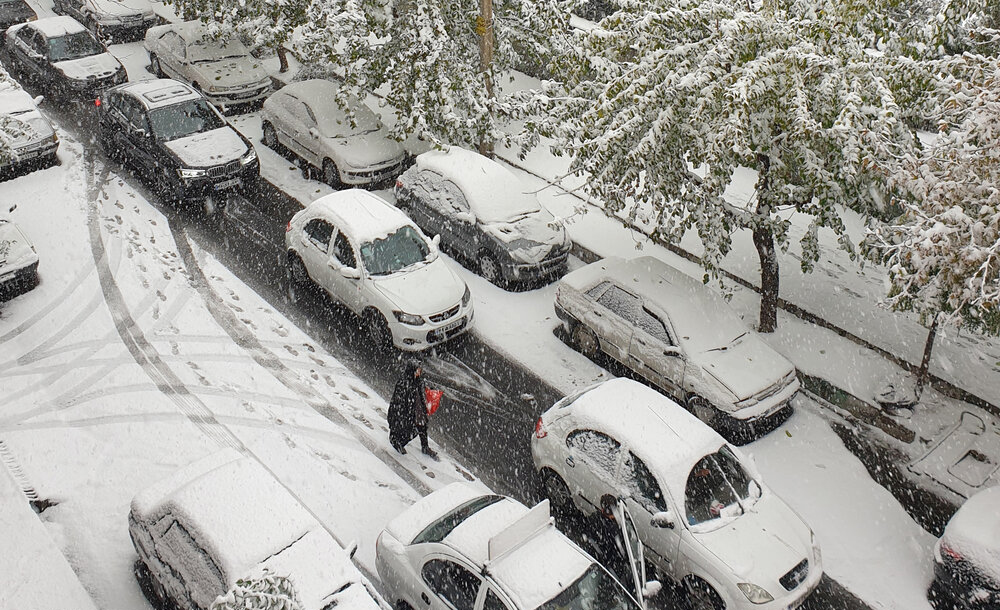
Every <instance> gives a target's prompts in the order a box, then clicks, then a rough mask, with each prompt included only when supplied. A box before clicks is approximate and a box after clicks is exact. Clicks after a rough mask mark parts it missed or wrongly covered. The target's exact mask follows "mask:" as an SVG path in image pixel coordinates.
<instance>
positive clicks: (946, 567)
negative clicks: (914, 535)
mask: <svg viewBox="0 0 1000 610" xmlns="http://www.w3.org/2000/svg"><path fill="white" fill-rule="evenodd" d="M928 596H929V598H930V599H931V601H932V602H934V605H935V607H937V608H940V609H941V610H966V609H969V610H972V609H976V610H987V609H992V610H995V609H996V608H1000V486H998V487H990V488H987V489H984V490H982V491H980V492H978V493H976V494H974V495H973V496H972V497H971V498H969V499H968V500H966V501H965V504H963V505H962V506H961V507H960V508H959V509H958V512H956V513H955V514H954V516H952V518H951V520H950V521H949V522H948V525H947V526H946V527H945V529H944V533H943V534H942V535H941V538H940V540H938V541H937V544H935V546H934V582H933V583H932V584H931V588H930V591H929V592H928Z"/></svg>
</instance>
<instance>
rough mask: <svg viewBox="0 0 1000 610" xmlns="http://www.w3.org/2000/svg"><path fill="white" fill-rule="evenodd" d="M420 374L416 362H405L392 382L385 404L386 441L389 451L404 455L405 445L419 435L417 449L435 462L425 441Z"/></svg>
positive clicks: (434, 453)
mask: <svg viewBox="0 0 1000 610" xmlns="http://www.w3.org/2000/svg"><path fill="white" fill-rule="evenodd" d="M423 373H424V369H423V367H422V366H421V363H420V361H419V360H416V359H413V360H408V361H407V362H406V365H405V366H404V367H403V373H402V375H400V376H399V379H398V380H397V381H396V387H395V388H394V389H393V391H392V399H391V400H390V401H389V442H390V443H391V444H392V447H393V449H395V450H396V451H398V452H400V453H402V454H403V455H406V444H407V443H409V442H410V441H412V440H413V439H414V438H415V437H417V436H419V437H420V450H421V451H423V452H424V454H425V455H429V456H430V457H432V458H435V459H436V458H437V452H436V451H434V450H433V449H431V447H430V445H429V444H428V442H427V402H426V401H427V398H426V391H425V388H424V379H423Z"/></svg>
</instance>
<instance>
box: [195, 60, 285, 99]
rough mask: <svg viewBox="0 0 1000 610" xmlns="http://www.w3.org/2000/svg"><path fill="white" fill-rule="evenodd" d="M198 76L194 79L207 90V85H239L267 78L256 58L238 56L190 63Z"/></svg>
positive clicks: (254, 82) (255, 82)
mask: <svg viewBox="0 0 1000 610" xmlns="http://www.w3.org/2000/svg"><path fill="white" fill-rule="evenodd" d="M191 67H192V68H194V71H195V72H197V74H198V76H199V78H197V79H195V80H197V81H198V83H200V84H201V85H202V86H203V87H204V88H205V90H206V91H207V90H208V88H209V87H241V86H248V85H255V84H257V83H259V82H260V81H262V80H264V79H265V78H267V72H265V71H264V68H263V66H261V65H260V63H258V62H257V61H256V60H254V59H251V58H247V57H240V58H236V59H221V60H219V61H213V62H206V63H198V64H191Z"/></svg>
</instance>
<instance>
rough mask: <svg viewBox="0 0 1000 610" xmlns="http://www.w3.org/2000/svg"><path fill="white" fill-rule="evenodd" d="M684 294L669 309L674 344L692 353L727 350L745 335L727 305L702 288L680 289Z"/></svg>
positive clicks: (711, 292) (745, 330)
mask: <svg viewBox="0 0 1000 610" xmlns="http://www.w3.org/2000/svg"><path fill="white" fill-rule="evenodd" d="M681 289H682V290H684V291H685V292H686V293H687V294H685V295H683V296H682V297H681V299H679V300H678V301H677V302H675V303H673V304H672V305H671V307H670V318H671V320H672V321H673V325H674V329H675V330H676V331H677V334H678V340H679V341H680V342H681V343H682V344H684V347H685V348H686V349H688V350H689V351H690V352H692V353H700V352H705V351H708V350H711V349H719V348H722V347H728V346H729V345H731V344H732V343H733V342H734V341H736V340H737V339H739V338H740V337H742V336H744V335H746V334H747V327H746V326H744V325H743V322H741V321H740V319H739V318H737V317H736V314H734V313H733V311H732V310H731V309H730V308H729V305H728V304H727V303H726V302H725V301H724V300H723V299H722V297H719V296H716V294H715V293H714V292H713V291H711V290H707V289H705V288H704V287H703V286H700V285H698V286H692V287H691V288H690V290H685V289H684V288H683V287H682V288H681Z"/></svg>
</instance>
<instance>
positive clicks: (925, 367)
mask: <svg viewBox="0 0 1000 610" xmlns="http://www.w3.org/2000/svg"><path fill="white" fill-rule="evenodd" d="M937 327H938V316H936V315H935V316H934V321H933V322H931V328H930V330H928V331H927V341H926V342H925V343H924V357H923V358H921V359H920V368H919V369H917V390H916V391H917V398H920V395H921V394H923V392H924V387H925V386H926V385H927V380H928V379H930V376H931V375H930V369H931V351H932V350H933V349H934V338H935V337H936V336H937Z"/></svg>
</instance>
